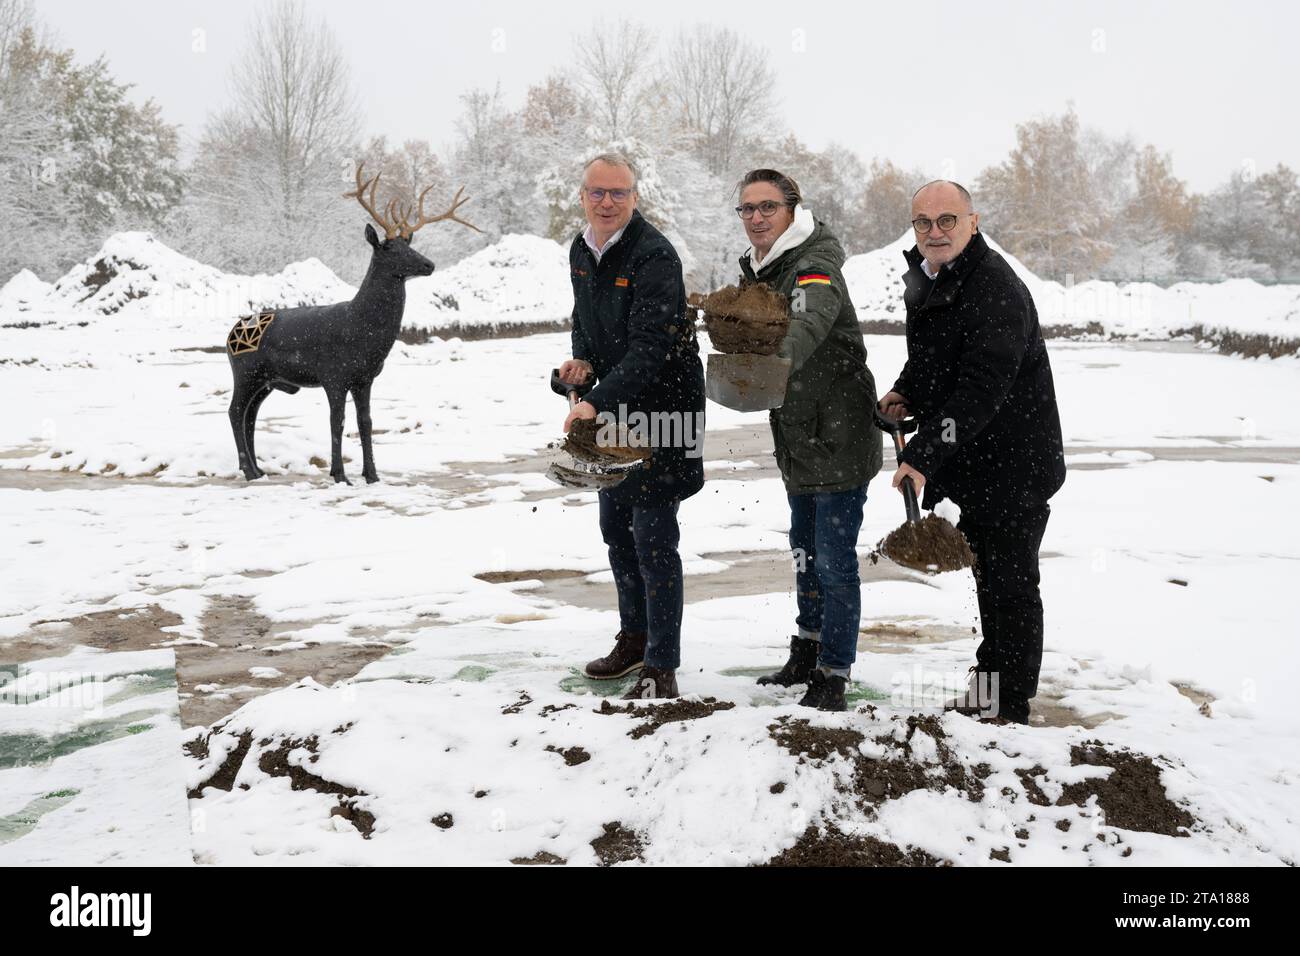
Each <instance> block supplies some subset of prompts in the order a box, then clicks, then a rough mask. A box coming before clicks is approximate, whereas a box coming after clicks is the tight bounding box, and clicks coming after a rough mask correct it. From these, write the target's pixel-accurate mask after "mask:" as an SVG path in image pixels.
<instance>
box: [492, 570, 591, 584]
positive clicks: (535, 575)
mask: <svg viewBox="0 0 1300 956" xmlns="http://www.w3.org/2000/svg"><path fill="white" fill-rule="evenodd" d="M589 573H590V572H588V571H570V570H567V569H564V568H560V569H555V568H548V569H546V570H538V571H480V572H479V573H478V574H476V575H474V577H476V578H478V579H479V580H480V581H486V582H487V583H488V584H513V583H514V582H516V581H558V580H561V579H563V578H585V577H586V576H587V575H588V574H589Z"/></svg>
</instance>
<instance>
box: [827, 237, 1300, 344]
mask: <svg viewBox="0 0 1300 956" xmlns="http://www.w3.org/2000/svg"><path fill="white" fill-rule="evenodd" d="M984 238H985V241H986V242H987V243H988V244H989V247H990V248H992V249H995V250H997V251H998V252H999V253H1001V254H1002V256H1003V257H1004V258H1005V259H1006V260H1007V261H1008V262H1009V263H1010V264H1011V267H1012V269H1014V270H1015V272H1016V274H1017V275H1019V276H1020V278H1021V279H1022V280H1023V281H1024V283H1025V285H1026V286H1028V288H1029V292H1030V294H1031V295H1032V296H1033V297H1034V304H1035V305H1036V306H1037V308H1038V318H1039V321H1040V322H1041V323H1042V325H1043V328H1044V329H1045V330H1046V331H1047V332H1048V334H1053V333H1055V334H1056V335H1058V336H1060V335H1079V334H1092V335H1098V336H1107V337H1117V338H1137V339H1164V338H1169V337H1171V336H1178V335H1186V334H1189V333H1190V334H1195V335H1198V336H1204V337H1207V338H1210V339H1214V340H1218V341H1221V342H1222V341H1224V340H1225V339H1226V340H1228V341H1229V342H1231V341H1232V339H1231V337H1233V336H1236V337H1238V338H1240V337H1245V336H1250V337H1258V338H1262V339H1266V340H1275V341H1277V342H1279V343H1292V345H1291V348H1290V350H1291V351H1294V350H1295V349H1296V348H1297V347H1300V287H1298V286H1293V285H1291V286H1288V285H1274V286H1265V285H1261V284H1259V283H1258V282H1256V281H1254V280H1253V279H1228V280H1225V281H1223V282H1180V283H1177V284H1176V285H1173V286H1170V287H1169V288H1161V287H1160V286H1158V285H1155V284H1153V283H1150V282H1125V283H1117V282H1103V281H1100V280H1092V281H1088V282H1080V283H1077V284H1070V285H1063V284H1062V283H1059V282H1053V281H1050V280H1044V279H1040V278H1039V277H1038V276H1036V275H1034V273H1032V272H1030V271H1029V269H1027V268H1026V267H1025V265H1024V263H1022V262H1020V260H1019V259H1017V258H1016V257H1015V256H1013V255H1011V254H1010V253H1009V252H1007V251H1006V250H1005V249H1003V248H1002V247H1001V246H999V245H998V244H997V243H996V242H995V241H993V239H991V238H989V236H988V235H987V234H986V235H985V237H984ZM913 245H915V239H914V237H913V235H912V233H911V232H910V231H909V232H906V233H904V234H903V235H902V236H900V237H899V238H898V239H897V240H896V241H895V242H893V243H891V244H890V245H888V246H885V247H884V248H883V249H877V250H875V251H874V252H868V253H864V254H862V255H857V256H853V257H851V258H850V259H848V261H846V262H845V263H844V278H845V280H846V281H847V282H848V285H849V292H850V295H851V296H852V298H853V304H854V306H855V307H856V308H857V310H858V319H859V320H860V321H862V322H865V323H881V324H880V325H878V326H877V327H876V329H875V330H876V331H881V332H886V331H901V324H902V323H903V321H904V320H905V310H904V308H903V273H904V272H905V271H906V263H905V262H904V260H903V252H904V251H905V250H907V249H910V248H911V247H912V246H913Z"/></svg>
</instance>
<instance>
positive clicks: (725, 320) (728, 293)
mask: <svg viewBox="0 0 1300 956" xmlns="http://www.w3.org/2000/svg"><path fill="white" fill-rule="evenodd" d="M697 301H698V302H699V308H701V309H703V311H704V325H705V326H706V327H707V328H708V330H709V341H711V342H712V343H713V347H714V348H715V349H717V350H718V351H719V352H726V353H728V354H732V355H735V354H741V353H744V354H749V355H774V354H776V351H777V350H778V349H779V348H780V347H781V341H782V340H783V339H784V338H785V334H786V331H787V330H788V329H789V327H790V302H789V300H788V299H787V298H786V297H785V296H784V295H782V294H781V293H780V292H776V291H774V290H772V289H769V288H768V287H767V286H765V285H763V284H762V283H761V282H756V283H749V284H746V285H745V286H744V287H742V288H737V287H736V286H734V285H729V286H725V287H724V288H721V289H719V290H718V291H717V292H712V293H710V294H709V295H706V296H704V297H703V298H702V299H698V300H697Z"/></svg>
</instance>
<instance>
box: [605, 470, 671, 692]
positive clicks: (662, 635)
mask: <svg viewBox="0 0 1300 956" xmlns="http://www.w3.org/2000/svg"><path fill="white" fill-rule="evenodd" d="M599 497H600V534H601V537H602V538H604V539H605V544H606V545H607V546H608V547H609V569H610V570H611V571H613V572H614V587H615V588H616V589H617V591H618V617H619V626H620V627H622V628H623V630H625V631H629V632H632V633H636V634H644V635H645V636H646V645H645V662H646V665H647V666H649V667H658V668H662V669H664V670H676V669H677V666H678V665H679V664H680V663H681V646H682V559H681V557H680V556H679V555H678V554H677V542H678V540H679V539H680V537H681V534H680V531H679V530H678V527H677V506H678V504H679V503H680V502H677V501H674V502H672V503H671V504H668V505H663V506H662V507H658V508H641V507H638V506H636V505H626V504H618V503H616V502H615V501H614V500H613V498H611V496H610V495H608V494H606V493H604V492H601V494H600V496H599Z"/></svg>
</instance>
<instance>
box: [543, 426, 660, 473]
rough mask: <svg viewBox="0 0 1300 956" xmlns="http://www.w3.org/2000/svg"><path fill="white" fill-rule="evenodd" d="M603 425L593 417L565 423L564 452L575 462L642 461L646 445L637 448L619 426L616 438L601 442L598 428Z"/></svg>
mask: <svg viewBox="0 0 1300 956" xmlns="http://www.w3.org/2000/svg"><path fill="white" fill-rule="evenodd" d="M604 427H605V426H604V425H603V424H602V423H600V422H598V421H597V420H596V419H594V418H583V419H578V420H577V421H575V422H574V423H573V424H572V425H570V426H569V433H568V434H567V435H565V436H564V451H566V452H568V453H569V454H570V455H572V456H573V457H574V458H576V459H578V461H586V462H591V463H592V464H594V465H627V464H631V463H632V462H634V461H645V460H647V459H648V458H649V457H650V449H649V448H648V447H637V445H636V444H635V443H634V442H632V441H631V440H630V438H629V436H628V435H627V433H626V431H625V430H624V429H623V428H622V427H620V428H619V433H618V437H617V440H616V441H615V442H613V443H610V444H602V443H601V441H600V440H599V439H600V438H602V437H605V438H608V437H609V436H608V434H606V435H604V436H602V435H601V429H602V428H604Z"/></svg>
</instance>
